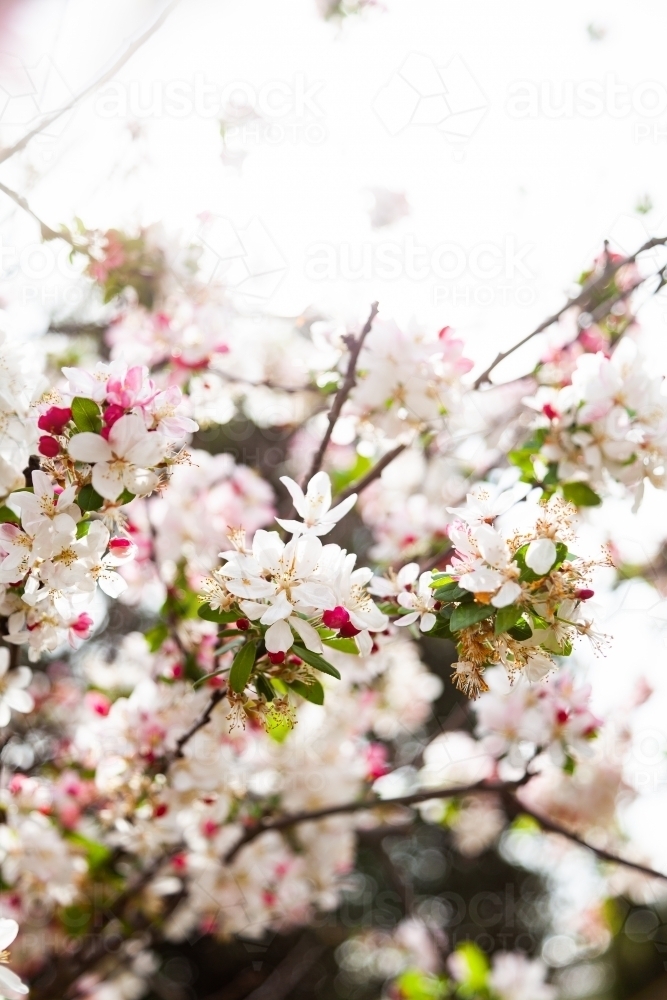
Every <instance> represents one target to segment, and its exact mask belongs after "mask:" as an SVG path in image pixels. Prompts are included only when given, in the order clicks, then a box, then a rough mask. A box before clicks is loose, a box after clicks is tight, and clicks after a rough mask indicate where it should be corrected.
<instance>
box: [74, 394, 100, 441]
mask: <svg viewBox="0 0 667 1000" xmlns="http://www.w3.org/2000/svg"><path fill="white" fill-rule="evenodd" d="M72 420H73V421H74V425H75V427H76V429H77V430H78V431H89V432H90V433H91V434H99V433H100V431H101V430H102V415H101V413H100V408H99V406H98V405H97V403H96V402H95V400H94V399H86V397H85V396H75V397H74V399H73V400H72Z"/></svg>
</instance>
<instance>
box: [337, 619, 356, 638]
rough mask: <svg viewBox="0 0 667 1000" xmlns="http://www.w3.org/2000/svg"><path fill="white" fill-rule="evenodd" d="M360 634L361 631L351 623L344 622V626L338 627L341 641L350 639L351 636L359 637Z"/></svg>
mask: <svg viewBox="0 0 667 1000" xmlns="http://www.w3.org/2000/svg"><path fill="white" fill-rule="evenodd" d="M360 632H361V629H360V628H355V627H354V625H353V624H352V622H346V623H345V625H342V626H341V627H340V629H339V631H338V635H339V636H340V637H341V639H352V638H353V636H355V635H359V633H360Z"/></svg>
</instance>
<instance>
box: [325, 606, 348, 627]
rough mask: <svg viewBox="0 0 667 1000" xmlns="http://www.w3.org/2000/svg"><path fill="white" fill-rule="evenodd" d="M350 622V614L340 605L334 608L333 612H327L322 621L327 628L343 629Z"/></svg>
mask: <svg viewBox="0 0 667 1000" xmlns="http://www.w3.org/2000/svg"><path fill="white" fill-rule="evenodd" d="M349 620H350V614H349V612H348V611H346V610H345V608H343V607H341V606H340V605H338V606H337V607H335V608H332V609H331V611H325V612H324V613H323V614H322V621H323V622H324V624H325V625H326V627H327V628H342V627H343V625H347V623H348V622H349Z"/></svg>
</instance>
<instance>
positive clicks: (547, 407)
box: [542, 403, 560, 420]
mask: <svg viewBox="0 0 667 1000" xmlns="http://www.w3.org/2000/svg"><path fill="white" fill-rule="evenodd" d="M542 413H543V414H544V416H545V417H547V418H548V419H549V420H555V419H556V418H557V417H559V416H560V413H559V412H558V410H556V409H554V407H553V406H552V405H551V403H545V404H544V406H543V407H542Z"/></svg>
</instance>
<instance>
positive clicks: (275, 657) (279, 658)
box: [268, 652, 285, 663]
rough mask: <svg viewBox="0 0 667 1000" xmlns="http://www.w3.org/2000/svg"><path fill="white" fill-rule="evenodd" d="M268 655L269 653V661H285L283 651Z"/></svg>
mask: <svg viewBox="0 0 667 1000" xmlns="http://www.w3.org/2000/svg"><path fill="white" fill-rule="evenodd" d="M268 655H269V660H270V661H271V663H284V662H285V654H284V653H283V652H279V653H269V654H268Z"/></svg>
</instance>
